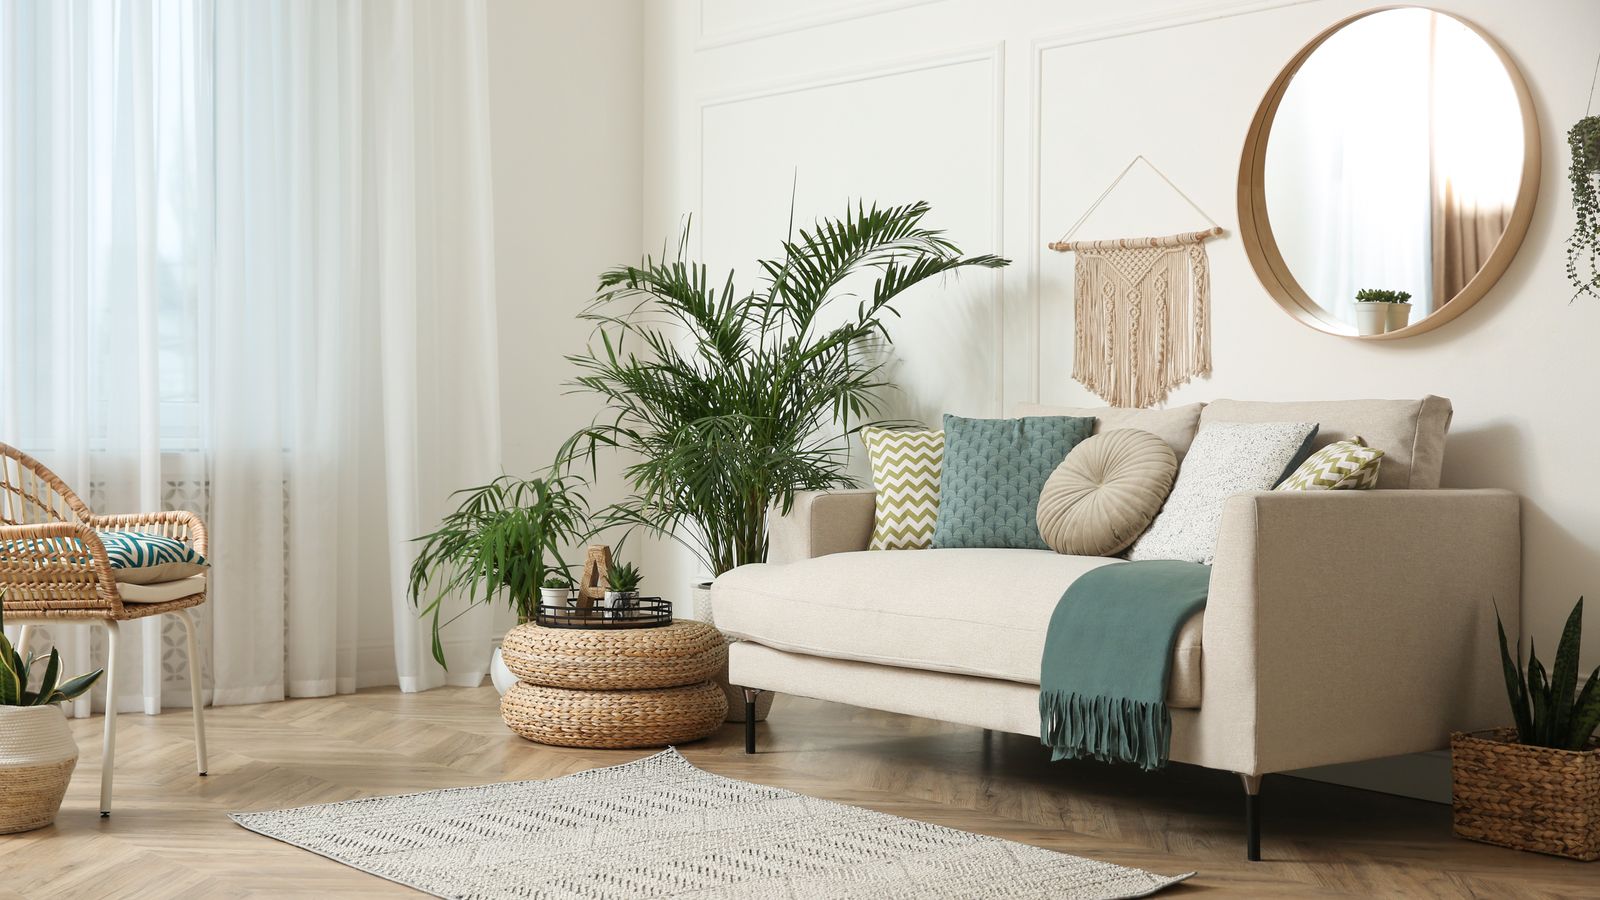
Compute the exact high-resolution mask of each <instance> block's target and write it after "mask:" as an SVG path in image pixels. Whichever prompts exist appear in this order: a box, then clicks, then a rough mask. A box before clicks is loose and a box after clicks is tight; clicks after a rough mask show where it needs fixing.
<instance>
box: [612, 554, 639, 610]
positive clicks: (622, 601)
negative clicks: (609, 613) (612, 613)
mask: <svg viewBox="0 0 1600 900" xmlns="http://www.w3.org/2000/svg"><path fill="white" fill-rule="evenodd" d="M642 577H643V576H642V575H641V574H640V572H639V567H638V566H636V565H634V564H633V563H625V562H616V561H613V562H612V563H611V567H610V568H609V569H607V570H606V595H605V601H604V602H605V607H606V609H611V610H623V609H632V608H633V607H634V606H636V605H637V604H638V601H639V581H640V579H641V578H642Z"/></svg>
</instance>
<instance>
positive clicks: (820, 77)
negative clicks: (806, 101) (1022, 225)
mask: <svg viewBox="0 0 1600 900" xmlns="http://www.w3.org/2000/svg"><path fill="white" fill-rule="evenodd" d="M975 63H983V64H986V65H987V66H988V73H989V81H990V86H989V88H990V94H989V96H990V109H989V111H988V121H987V123H986V127H987V128H988V130H989V132H990V135H991V138H990V149H989V153H990V159H991V162H992V170H991V172H990V173H989V178H990V182H989V185H988V189H989V192H990V196H991V205H990V213H989V215H990V221H989V247H988V248H985V249H983V250H982V251H972V252H985V253H1000V252H1002V248H1003V247H1004V237H1005V226H1004V223H1005V81H1006V78H1005V44H1004V42H995V43H989V44H983V45H978V46H971V47H965V48H960V49H956V50H948V51H943V52H939V53H934V54H928V55H924V56H917V57H910V58H907V59H902V60H898V61H894V62H889V63H878V64H874V65H867V66H860V67H853V68H848V69H840V70H835V71H832V72H826V73H819V74H813V75H807V76H801V77H798V78H791V79H785V80H780V81H776V82H773V83H770V84H766V85H761V86H755V87H749V88H742V89H737V90H733V91H729V92H723V93H715V94H709V95H707V96H704V97H702V98H701V99H700V101H699V109H698V122H697V131H696V157H697V158H696V165H695V170H696V175H697V184H696V185H695V186H694V197H695V202H694V209H695V215H696V216H697V217H699V218H700V220H701V221H702V222H705V221H707V220H708V216H707V210H706V197H705V184H706V155H705V147H706V114H707V112H708V111H710V110H712V109H716V108H718V107H722V106H728V105H732V104H741V103H750V102H759V101H761V100H769V99H772V98H776V97H782V96H785V95H788V94H795V93H801V92H806V91H816V90H825V89H828V88H834V87H842V86H845V85H850V84H858V83H863V82H870V81H877V80H881V79H887V78H898V77H904V76H907V75H914V74H917V73H920V72H931V71H936V70H940V69H947V68H951V67H955V66H965V65H973V64H975ZM695 234H696V240H697V241H699V248H698V249H699V252H700V255H701V258H704V252H705V244H704V241H705V229H704V228H703V227H702V228H700V229H698V230H697V231H696V232H695ZM989 278H990V281H991V289H990V290H991V296H990V302H991V303H992V304H993V323H992V327H993V329H994V347H993V357H994V364H993V371H992V373H991V377H992V378H993V389H992V394H991V399H990V405H991V406H992V407H993V408H994V414H995V415H1001V414H1002V413H1003V410H1002V408H1001V406H1002V403H1003V393H1002V392H1003V389H1004V374H1005V359H1006V353H1005V306H1006V302H1005V301H1006V292H1005V277H1004V270H1002V269H996V270H993V271H992V272H990V273H989Z"/></svg>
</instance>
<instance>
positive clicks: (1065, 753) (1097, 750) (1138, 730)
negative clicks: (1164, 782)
mask: <svg viewBox="0 0 1600 900" xmlns="http://www.w3.org/2000/svg"><path fill="white" fill-rule="evenodd" d="M1039 716H1040V720H1041V722H1042V723H1043V728H1042V734H1041V735H1040V738H1039V739H1040V742H1041V743H1043V744H1044V745H1045V746H1047V747H1049V748H1050V750H1051V754H1050V757H1051V759H1053V760H1062V759H1080V758H1082V757H1085V756H1088V757H1093V758H1095V759H1098V760H1101V761H1102V762H1131V763H1135V764H1137V765H1138V766H1139V767H1140V768H1141V769H1144V770H1146V771H1149V770H1150V769H1160V768H1163V767H1164V766H1166V764H1167V754H1168V751H1169V750H1170V749H1171V745H1172V713H1171V711H1170V710H1168V709H1167V704H1166V703H1163V702H1159V701H1157V702H1154V703H1147V702H1140V701H1137V700H1129V699H1127V698H1123V697H1085V696H1083V695H1081V694H1074V693H1067V692H1063V691H1041V692H1040V693H1039Z"/></svg>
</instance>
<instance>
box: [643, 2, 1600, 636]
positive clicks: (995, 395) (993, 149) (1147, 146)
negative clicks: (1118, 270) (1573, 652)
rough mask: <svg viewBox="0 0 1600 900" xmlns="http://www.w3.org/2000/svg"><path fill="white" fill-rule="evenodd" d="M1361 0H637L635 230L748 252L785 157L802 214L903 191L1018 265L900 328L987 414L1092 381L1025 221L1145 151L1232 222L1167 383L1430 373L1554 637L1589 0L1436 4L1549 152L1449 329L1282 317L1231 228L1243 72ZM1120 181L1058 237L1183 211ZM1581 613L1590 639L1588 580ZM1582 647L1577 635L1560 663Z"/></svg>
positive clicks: (783, 198) (1185, 391)
mask: <svg viewBox="0 0 1600 900" xmlns="http://www.w3.org/2000/svg"><path fill="white" fill-rule="evenodd" d="M1369 5H1370V4H1369V3H1366V2H1355V0H1317V2H1304V0H1302V2H1273V0H1257V2H1250V0H1224V2H1198V3H1195V2H1191V3H1179V2H1160V0H1137V2H1117V3H1109V2H1108V3H1085V2H1075V3H1061V2H1056V0H1000V2H980V0H878V2H857V3H846V2H843V0H790V2H784V3H778V2H774V0H763V2H759V3H757V2H738V3H736V2H733V0H703V2H702V0H661V2H652V3H649V4H647V6H646V10H645V28H644V50H645V68H644V73H643V75H644V86H645V87H644V91H645V97H644V111H645V128H644V132H643V134H644V157H643V163H644V183H643V190H644V198H645V201H644V234H645V236H646V244H647V245H651V244H659V241H660V240H661V239H662V238H663V237H665V236H666V235H668V234H669V233H671V232H673V231H674V229H675V228H677V227H678V224H679V222H680V217H681V216H682V215H683V214H684V213H687V212H693V213H694V214H695V220H696V222H697V223H699V226H700V235H701V241H702V249H703V252H704V253H705V254H706V256H707V257H708V259H709V261H710V262H711V263H712V264H713V265H731V264H736V263H746V262H747V261H748V260H749V259H750V258H751V257H752V256H753V255H754V254H755V253H757V252H760V251H770V250H771V249H772V248H773V247H774V242H775V240H776V239H777V238H778V237H779V236H780V235H781V228H782V224H783V222H784V220H785V217H786V215H787V212H788V210H787V203H788V200H789V186H790V179H791V178H793V177H795V176H796V175H798V189H797V197H798V200H797V202H798V206H799V212H800V213H801V215H802V216H811V215H815V214H819V213H831V212H834V211H837V210H838V209H839V208H840V205H841V204H842V203H843V202H844V201H845V199H846V198H853V197H865V198H866V199H868V200H880V201H885V202H896V201H906V200H912V199H927V200H929V201H931V202H932V203H933V205H934V210H935V214H936V216H937V219H938V223H939V224H941V225H943V226H944V227H946V228H948V229H949V231H950V232H951V234H952V236H954V237H955V238H956V239H957V240H958V242H959V243H960V244H961V246H962V247H963V249H965V250H967V251H969V252H986V251H996V252H1000V253H1003V254H1005V255H1007V256H1009V257H1011V258H1012V259H1013V260H1015V264H1014V265H1013V266H1012V267H1011V268H1010V269H1008V270H1006V272H1005V273H1004V275H1003V277H1002V278H1000V279H997V280H996V281H994V282H987V281H985V280H984V279H983V278H981V277H980V278H974V279H967V280H965V281H963V282H962V284H961V285H960V286H959V287H957V288H954V289H952V290H951V291H948V292H946V293H945V294H944V295H943V296H940V295H935V294H930V295H927V296H923V297H919V298H917V301H916V304H915V308H914V309H908V315H907V322H906V323H905V325H904V326H903V327H902V330H901V332H900V341H901V343H900V350H901V353H902V356H903V357H905V359H906V366H905V370H904V372H905V374H904V376H903V378H902V381H903V384H904V385H905V387H906V389H907V392H908V395H909V396H908V402H909V406H910V408H911V409H913V410H914V411H917V412H919V413H921V414H923V415H924V416H925V417H926V418H929V419H934V418H936V416H937V412H939V411H940V410H949V411H953V412H966V413H978V414H984V413H987V414H998V413H1000V412H1001V411H1002V410H1004V409H1006V408H1008V407H1009V406H1010V405H1011V404H1013V403H1015V402H1017V401H1020V400H1028V399H1033V398H1035V397H1037V398H1039V399H1042V400H1045V401H1060V402H1085V403H1090V402H1095V401H1093V399H1092V398H1091V397H1090V396H1089V395H1088V394H1087V393H1086V392H1085V391H1084V390H1083V389H1082V387H1081V386H1079V385H1077V384H1076V383H1074V382H1073V381H1072V380H1071V378H1070V371H1071V359H1070V334H1071V330H1070V329H1071V319H1070V297H1071V258H1070V256H1066V255H1061V254H1055V253H1051V252H1050V251H1048V250H1044V249H1043V245H1044V244H1045V243H1046V242H1047V241H1049V240H1052V239H1054V238H1055V237H1056V236H1057V235H1059V234H1060V233H1061V232H1062V231H1064V230H1065V229H1066V228H1067V227H1068V226H1069V225H1070V224H1071V223H1072V221H1073V220H1074V219H1076V218H1077V217H1078V215H1079V213H1080V212H1081V211H1082V210H1084V209H1085V208H1086V207H1087V206H1088V205H1089V203H1090V202H1091V201H1092V200H1093V199H1094V197H1095V196H1096V195H1098V194H1099V192H1100V191H1101V189H1102V188H1103V187H1104V186H1105V185H1106V184H1107V183H1108V182H1109V181H1110V179H1111V178H1112V177H1113V176H1114V175H1115V174H1116V173H1117V172H1118V171H1119V170H1120V169H1121V168H1122V166H1123V165H1124V164H1125V163H1126V162H1127V161H1128V160H1129V159H1130V158H1131V157H1132V156H1133V155H1134V154H1137V153H1143V154H1145V155H1146V156H1147V157H1149V158H1150V159H1151V160H1153V161H1155V162H1156V164H1157V165H1159V166H1160V167H1161V168H1162V169H1163V170H1164V171H1165V172H1166V173H1167V174H1168V175H1169V176H1171V177H1172V178H1173V180H1174V181H1175V182H1176V183H1177V184H1178V185H1179V186H1181V187H1182V188H1183V190H1184V191H1186V192H1187V193H1188V194H1189V195H1190V196H1191V197H1193V198H1194V199H1195V201H1196V202H1197V203H1198V204H1199V205H1200V206H1201V207H1202V208H1204V209H1205V210H1206V211H1207V212H1208V213H1210V215H1211V216H1212V217H1213V218H1215V219H1216V220H1217V221H1219V222H1220V223H1222V224H1223V225H1224V227H1226V228H1227V229H1228V230H1229V234H1228V235H1227V236H1226V237H1224V238H1223V239H1221V240H1218V241H1214V242H1212V243H1211V244H1210V251H1211V260H1212V267H1213V272H1212V283H1213V297H1214V309H1213V323H1214V331H1215V334H1214V344H1213V350H1214V357H1215V374H1214V375H1213V377H1211V378H1210V379H1209V380H1204V381H1200V382H1197V383H1194V384H1191V385H1188V386H1186V387H1184V388H1182V389H1181V390H1179V391H1178V392H1177V393H1176V394H1175V395H1174V396H1173V397H1172V398H1171V402H1173V403H1187V402H1191V401H1195V400H1210V399H1214V398H1218V397H1241V398H1260V399H1290V398H1348V397H1416V396H1420V395H1422V394H1424V393H1436V394H1441V395H1444V396H1446V397H1449V398H1451V399H1452V400H1453V401H1454V403H1455V408H1456V418H1455V424H1454V427H1453V430H1452V437H1451V440H1450V445H1449V451H1448V454H1447V459H1446V465H1445V483H1446V485H1447V486H1455V487H1479V486H1493V487H1505V488H1510V489H1512V490H1515V491H1517V492H1519V493H1520V494H1522V495H1523V497H1524V498H1525V501H1524V507H1523V512H1524V520H1525V529H1524V542H1525V566H1526V576H1525V583H1524V598H1525V600H1524V607H1525V608H1524V614H1525V622H1526V626H1527V628H1528V629H1529V630H1530V631H1531V632H1532V633H1533V634H1534V635H1535V636H1537V637H1538V638H1539V641H1540V644H1541V647H1542V648H1551V647H1553V646H1554V642H1555V638H1556V636H1557V633H1558V631H1559V628H1560V625H1561V621H1562V619H1563V617H1564V616H1565V614H1566V612H1567V611H1568V610H1569V609H1570V608H1571V605H1572V603H1573V602H1574V601H1575V600H1576V599H1577V597H1578V595H1579V594H1581V593H1588V594H1590V595H1591V596H1600V483H1597V482H1596V480H1595V479H1594V478H1592V477H1591V476H1590V475H1589V474H1588V473H1589V472H1590V470H1591V467H1592V466H1593V464H1594V461H1595V458H1596V457H1595V453H1596V450H1595V448H1596V445H1597V444H1600V417H1597V416H1596V412H1597V410H1600V404H1597V401H1600V377H1597V370H1596V368H1595V366H1594V363H1593V362H1592V358H1591V355H1590V349H1591V348H1592V347H1593V346H1594V344H1595V342H1596V340H1597V339H1600V303H1595V302H1592V301H1580V302H1578V303H1574V304H1570V305H1569V304H1568V302H1567V299H1568V297H1569V296H1571V290H1570V289H1569V288H1568V287H1567V286H1566V284H1565V281H1564V276H1563V260H1562V242H1563V240H1564V239H1565V237H1566V235H1567V233H1568V231H1569V230H1570V228H1571V223H1572V215H1571V210H1570V204H1569V192H1568V188H1567V185H1566V182H1565V171H1566V148H1565V140H1564V135H1565V131H1566V129H1567V128H1568V127H1569V126H1570V125H1571V124H1572V123H1573V122H1574V121H1576V120H1577V119H1578V118H1579V117H1580V116H1581V115H1582V114H1583V104H1584V99H1585V95H1586V93H1587V91H1588V89H1589V80H1588V74H1589V73H1590V72H1591V71H1592V68H1593V65H1594V54H1595V53H1596V50H1597V46H1596V44H1595V41H1594V36H1595V35H1596V34H1600V4H1594V3H1590V2H1585V0H1541V2H1532V3H1516V4H1511V3H1504V2H1496V0H1441V2H1440V3H1438V4H1437V5H1439V6H1440V7H1442V8H1443V9H1446V10H1447V11H1452V12H1455V13H1458V14H1459V15H1461V16H1463V17H1465V18H1468V19H1470V20H1473V21H1475V22H1477V23H1479V24H1480V25H1482V26H1484V27H1485V28H1486V29H1488V30H1489V32H1490V33H1492V34H1494V35H1495V36H1496V37H1497V38H1498V39H1499V40H1500V41H1501V42H1502V43H1503V44H1504V45H1505V47H1506V48H1507V49H1508V50H1509V52H1510V53H1511V54H1512V56H1513V57H1515V58H1516V59H1517V60H1518V62H1519V63H1520V65H1521V66H1522V68H1523V72H1524V74H1525V75H1526V77H1527V79H1528V82H1529V84H1530V87H1531V89H1532V92H1533V96H1534V100H1535V103H1536V105H1537V108H1538V113H1539V116H1540V118H1541V130H1542V135H1543V138H1544V146H1545V152H1544V171H1545V175H1544V180H1543V185H1542V188H1541V191H1540V198H1539V207H1538V210H1537V213H1536V216H1535V219H1534V222H1533V226H1532V229H1531V230H1530V232H1529V234H1528V238H1527V241H1526V243H1525V244H1524V246H1523V249H1522V252H1521V253H1520V254H1519V256H1518V257H1517V259H1516V261H1515V262H1514V264H1513V265H1512V267H1511V270H1510V271H1509V272H1508V273H1507V275H1506V277H1505V278H1504V279H1503V280H1502V281H1501V282H1500V284H1499V285H1498V286H1497V287H1496V288H1495V289H1494V290H1493V291H1492V292H1491V293H1490V294H1489V295H1488V296H1487V297H1486V298H1485V299H1484V300H1482V301H1481V302H1480V303H1479V304H1478V305H1477V306H1476V307H1474V308H1473V309H1472V310H1470V311H1469V312H1468V313H1467V314H1466V315H1464V316H1462V317H1461V318H1460V319H1458V320H1456V321H1455V322H1452V323H1450V324H1449V325H1447V326H1446V327H1444V328H1441V329H1439V330H1437V331H1434V332H1431V333H1429V334H1426V335H1423V336H1421V337H1417V338H1413V339H1409V340H1405V341H1398V342H1388V343H1363V342H1357V341H1351V340H1346V339H1341V338H1335V337H1331V336H1326V335H1323V334H1320V333H1317V332H1313V331H1311V330H1309V329H1307V328H1305V327H1303V326H1301V325H1299V324H1298V323H1296V322H1295V321H1294V320H1292V319H1291V318H1290V317H1289V316H1287V315H1285V314H1284V313H1282V312H1281V311H1279V309H1278V308H1277V307H1276V305H1275V304H1274V303H1273V301H1272V300H1271V299H1270V297H1269V296H1268V295H1267V294H1266V292H1265V291H1264V290H1263V289H1262V288H1261V286H1260V284H1259V283H1258V282H1257V281H1256V279H1255V277H1254V275H1253V273H1252V272H1251V270H1250V267H1249V264H1248V262H1247V261H1246V259H1245V255H1244V252H1243V249H1242V247H1241V245H1240V243H1239V241H1238V239H1237V237H1236V231H1237V210H1236V207H1235V189H1236V183H1237V176H1238V165H1239V151H1240V148H1241V146H1242V143H1243V140H1244V135H1245V130H1246V128H1247V126H1248V124H1249V121H1250V118H1251V116H1252V115H1253V114H1254V112H1255V109H1256V106H1257V104H1258V103H1259V102H1260V99H1261V95H1262V93H1263V92H1264V91H1265V90H1266V88H1267V86H1268V84H1269V83H1270V82H1271V81H1272V79H1273V77H1274V76H1275V75H1276V73H1277V71H1278V70H1279V68H1280V67H1281V66H1282V64H1283V63H1284V62H1285V61H1287V60H1288V58H1289V57H1290V56H1291V55H1293V54H1294V52H1295V51H1296V50H1297V49H1298V48H1299V47H1300V46H1301V45H1302V44H1303V43H1304V42H1305V41H1306V40H1308V39H1310V38H1311V37H1312V36H1313V35H1315V34H1316V33H1317V32H1318V31H1320V30H1321V29H1322V28H1324V27H1326V26H1327V25H1329V24H1331V23H1332V22H1333V21H1335V20H1336V19H1338V18H1340V17H1343V16H1345V15H1348V14H1349V13H1352V12H1355V11H1357V10H1360V9H1363V8H1366V7H1367V6H1369ZM1125 186H1126V187H1127V188H1128V189H1127V190H1119V192H1118V193H1117V194H1115V195H1113V198H1112V199H1111V200H1109V201H1108V202H1107V204H1106V205H1105V207H1103V211H1102V213H1099V214H1097V215H1096V217H1095V218H1094V219H1093V220H1091V222H1090V223H1089V225H1088V226H1086V229H1085V230H1084V231H1083V232H1081V233H1080V235H1079V236H1080V237H1118V236H1126V235H1132V234H1162V233H1168V232H1172V231H1177V230H1186V229H1191V228H1196V227H1200V226H1202V225H1203V224H1204V222H1203V221H1200V220H1197V217H1196V214H1195V213H1193V212H1192V211H1190V210H1188V209H1187V207H1185V206H1184V205H1183V204H1182V202H1181V201H1177V200H1175V199H1174V198H1173V197H1172V196H1171V195H1170V193H1168V192H1166V191H1164V190H1163V189H1159V183H1158V182H1156V181H1155V180H1154V179H1153V178H1150V177H1146V176H1143V175H1138V176H1130V178H1129V181H1128V182H1125ZM1091 232H1092V233H1091ZM744 274H745V276H746V277H747V278H748V277H749V275H750V272H749V270H748V268H746V269H745V270H744ZM1380 530H1381V529H1380ZM1397 537H1398V538H1399V539H1402V540H1403V538H1404V536H1403V535H1402V536H1397ZM676 560H677V557H675V556H673V555H668V554H662V556H661V558H660V559H659V560H658V561H657V562H656V563H655V567H656V571H658V572H662V573H669V574H667V575H664V577H671V578H678V577H679V573H681V574H682V577H687V575H688V571H687V568H686V567H684V566H682V565H681V564H678V563H677V562H676ZM675 565H676V566H677V568H676V569H674V566H675ZM680 583H681V582H680ZM659 587H660V586H659V585H658V588H659ZM1587 625H1588V628H1589V631H1590V634H1591V635H1597V636H1600V604H1595V605H1593V606H1591V608H1590V611H1589V616H1588V621H1587ZM1545 652H1546V653H1548V650H1546V651H1545ZM1597 664H1600V639H1597V638H1596V637H1591V639H1590V640H1589V641H1588V646H1587V649H1586V653H1585V665H1586V666H1587V667H1593V666H1595V665H1597Z"/></svg>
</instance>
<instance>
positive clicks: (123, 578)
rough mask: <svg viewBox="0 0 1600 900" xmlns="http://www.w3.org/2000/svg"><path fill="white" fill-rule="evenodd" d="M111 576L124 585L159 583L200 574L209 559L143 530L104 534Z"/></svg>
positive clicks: (176, 540) (175, 541) (101, 539)
mask: <svg viewBox="0 0 1600 900" xmlns="http://www.w3.org/2000/svg"><path fill="white" fill-rule="evenodd" d="M100 543H101V544H103V545H105V548H106V559H107V560H108V561H110V563H111V577H112V578H115V579H116V580H117V581H118V582H121V583H123V584H158V583H161V582H164V581H175V580H177V579H179V578H188V577H189V576H191V575H199V574H201V573H202V572H204V571H205V570H206V558H205V557H203V556H201V555H200V554H198V553H196V552H195V551H194V548H192V547H190V546H189V545H188V544H185V543H184V542H183V541H180V540H178V539H177V538H169V537H165V536H163V535H159V534H147V533H145V532H142V531H102V532H100Z"/></svg>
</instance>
